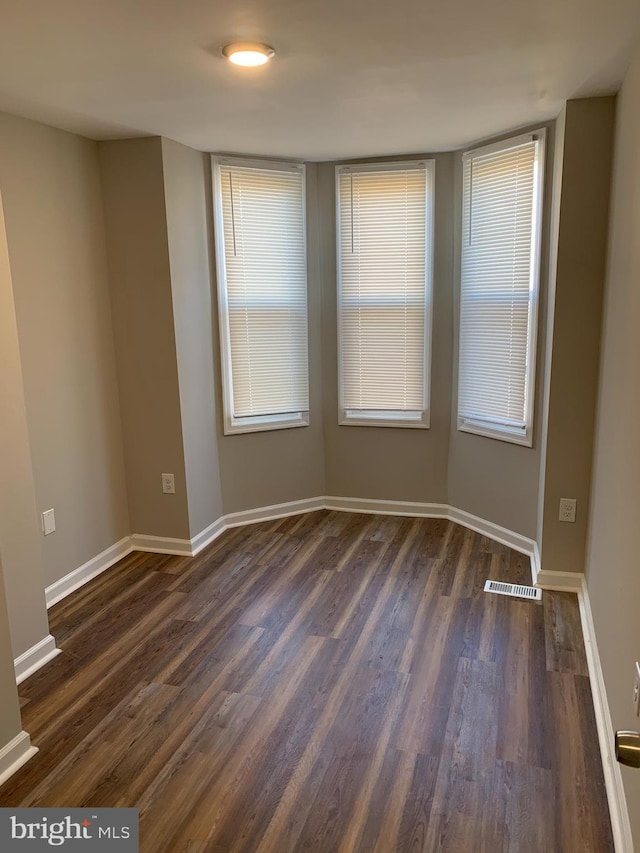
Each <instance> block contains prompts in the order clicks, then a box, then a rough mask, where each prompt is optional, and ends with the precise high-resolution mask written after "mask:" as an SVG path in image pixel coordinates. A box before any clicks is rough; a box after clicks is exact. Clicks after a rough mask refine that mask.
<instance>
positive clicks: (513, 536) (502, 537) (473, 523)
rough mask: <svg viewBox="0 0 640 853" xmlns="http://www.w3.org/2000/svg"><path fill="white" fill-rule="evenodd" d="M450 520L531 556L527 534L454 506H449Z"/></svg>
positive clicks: (530, 542)
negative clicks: (523, 534)
mask: <svg viewBox="0 0 640 853" xmlns="http://www.w3.org/2000/svg"><path fill="white" fill-rule="evenodd" d="M447 517H448V518H449V520H450V521H455V522H456V523H457V524H462V526H463V527H468V528H469V529H470V530H475V532H476V533H481V534H482V535H483V536H486V537H487V538H488V539H493V540H494V541H496V542H500V543H501V544H502V545H507V546H508V547H509V548H513V549H514V551H520V552H521V553H522V554H526V555H527V556H528V557H530V558H532V555H533V551H534V548H535V544H536V543H535V542H534V541H533V539H529V538H528V537H527V536H522V534H520V533H515V532H514V531H513V530H508V529H507V528H506V527H501V526H500V525H499V524H495V523H494V522H493V521H487V520H486V519H484V518H480V517H479V516H477V515H471V513H470V512H465V511H464V510H461V509H456V508H455V507H454V506H450V507H449V513H448V516H447Z"/></svg>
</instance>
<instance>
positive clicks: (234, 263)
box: [214, 158, 309, 432]
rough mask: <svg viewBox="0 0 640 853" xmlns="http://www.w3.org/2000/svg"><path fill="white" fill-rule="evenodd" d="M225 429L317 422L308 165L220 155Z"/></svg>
mask: <svg viewBox="0 0 640 853" xmlns="http://www.w3.org/2000/svg"><path fill="white" fill-rule="evenodd" d="M214 179H215V185H216V207H217V214H218V215H217V221H216V252H217V260H218V279H219V285H218V293H219V305H220V321H221V322H220V327H221V337H222V353H223V362H224V364H223V379H224V382H223V386H224V392H225V394H224V396H225V431H226V432H243V431H253V430H256V429H274V428H278V427H283V426H302V425H304V424H306V423H308V409H309V382H308V343H307V280H306V243H305V215H304V204H305V201H304V199H305V192H304V167H303V166H299V165H294V164H285V163H282V164H275V163H261V162H260V163H256V162H255V161H238V160H229V159H227V158H215V159H214Z"/></svg>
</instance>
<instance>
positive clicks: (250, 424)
mask: <svg viewBox="0 0 640 853" xmlns="http://www.w3.org/2000/svg"><path fill="white" fill-rule="evenodd" d="M305 426H309V412H296V413H295V414H292V415H262V416H259V417H254V418H234V417H233V416H229V415H225V419H224V434H225V435H237V434H239V433H247V432H266V431H271V430H276V429H294V428H295V427H305Z"/></svg>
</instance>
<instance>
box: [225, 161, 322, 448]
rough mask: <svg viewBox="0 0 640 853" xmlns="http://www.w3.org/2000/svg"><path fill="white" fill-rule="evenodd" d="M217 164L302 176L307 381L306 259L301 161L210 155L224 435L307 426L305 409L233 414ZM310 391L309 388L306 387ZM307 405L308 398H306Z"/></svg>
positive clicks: (307, 298)
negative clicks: (285, 172)
mask: <svg viewBox="0 0 640 853" xmlns="http://www.w3.org/2000/svg"><path fill="white" fill-rule="evenodd" d="M221 166H232V167H240V168H247V169H264V170H270V171H275V172H280V171H288V172H289V171H295V172H299V173H300V174H301V175H302V230H303V256H304V279H305V291H306V303H305V304H306V317H307V382H309V279H308V258H307V193H306V167H305V164H304V163H302V162H298V161H292V160H274V159H264V160H263V159H261V158H253V157H235V156H227V155H223V154H212V155H211V180H212V188H213V208H214V243H215V255H216V279H217V282H216V283H217V287H216V290H217V302H218V327H219V337H220V372H221V374H222V411H223V430H224V434H225V435H236V434H240V433H251V432H264V431H267V430H269V431H270V430H279V429H293V428H296V427H305V426H309V423H310V417H309V409H306V410H302V411H299V412H290V413H278V414H267V415H253V416H250V417H242V418H239V417H236V416H235V415H234V414H233V401H234V397H233V370H232V363H231V329H230V324H229V294H228V287H227V270H226V260H225V239H224V218H223V208H222V185H221V176H220V175H221V173H220V167H221ZM309 390H310V389H309ZM309 405H310V401H309Z"/></svg>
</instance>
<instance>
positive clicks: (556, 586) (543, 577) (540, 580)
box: [535, 569, 584, 593]
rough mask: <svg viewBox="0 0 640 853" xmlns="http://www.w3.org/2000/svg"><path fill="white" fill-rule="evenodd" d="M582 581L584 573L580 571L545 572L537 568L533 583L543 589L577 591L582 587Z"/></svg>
mask: <svg viewBox="0 0 640 853" xmlns="http://www.w3.org/2000/svg"><path fill="white" fill-rule="evenodd" d="M583 581H584V575H583V574H581V573H580V572H547V571H545V570H544V569H538V570H537V572H536V580H535V583H536V584H537V586H541V587H542V588H543V589H551V590H556V591H557V592H575V593H578V592H580V590H581V589H582V583H583Z"/></svg>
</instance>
